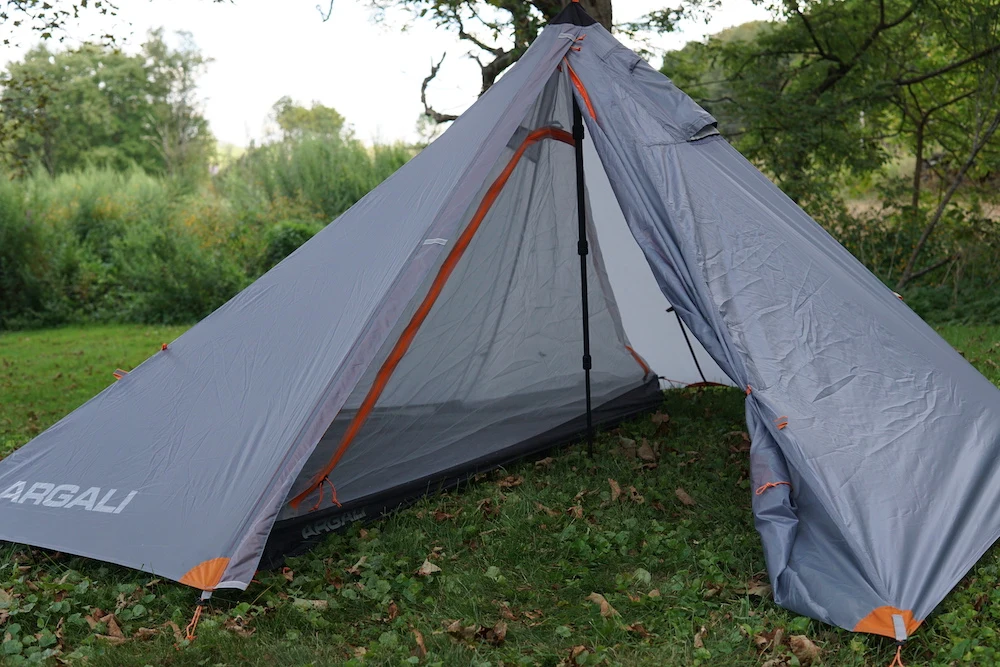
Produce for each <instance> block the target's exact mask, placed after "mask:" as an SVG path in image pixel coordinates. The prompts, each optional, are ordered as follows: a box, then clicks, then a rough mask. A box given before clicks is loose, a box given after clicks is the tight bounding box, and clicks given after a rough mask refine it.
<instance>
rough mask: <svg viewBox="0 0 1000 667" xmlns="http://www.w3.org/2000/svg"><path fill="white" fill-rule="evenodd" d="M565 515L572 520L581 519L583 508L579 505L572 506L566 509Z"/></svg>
mask: <svg viewBox="0 0 1000 667" xmlns="http://www.w3.org/2000/svg"><path fill="white" fill-rule="evenodd" d="M566 514H568V515H570V516H571V517H573V518H574V519H582V518H583V507H581V506H580V505H573V506H572V507H568V508H566Z"/></svg>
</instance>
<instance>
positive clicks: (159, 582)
mask: <svg viewBox="0 0 1000 667" xmlns="http://www.w3.org/2000/svg"><path fill="white" fill-rule="evenodd" d="M162 583H163V579H153V580H151V581H148V582H146V588H152V587H153V586H155V585H157V584H162Z"/></svg>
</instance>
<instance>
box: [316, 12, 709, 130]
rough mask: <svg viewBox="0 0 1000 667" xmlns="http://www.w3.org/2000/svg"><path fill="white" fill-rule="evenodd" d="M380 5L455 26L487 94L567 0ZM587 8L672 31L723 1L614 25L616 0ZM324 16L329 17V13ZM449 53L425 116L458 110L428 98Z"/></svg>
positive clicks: (639, 26)
mask: <svg viewBox="0 0 1000 667" xmlns="http://www.w3.org/2000/svg"><path fill="white" fill-rule="evenodd" d="M373 1H374V4H375V6H376V8H378V9H379V10H382V11H384V10H386V9H388V8H389V7H393V6H397V7H403V8H404V9H407V10H409V11H410V12H411V14H412V15H413V17H414V18H415V19H430V20H431V21H433V22H434V23H435V24H436V25H437V26H439V27H441V28H444V29H448V30H452V31H454V32H456V33H457V34H458V37H459V38H460V39H461V40H462V41H464V42H466V43H468V44H469V46H470V47H471V50H470V52H469V54H468V55H469V57H470V58H473V59H474V60H475V61H476V62H477V63H478V64H479V67H480V70H481V74H482V81H481V86H480V92H479V94H480V95H482V94H483V93H485V92H486V91H487V90H488V89H489V88H490V86H492V85H493V83H494V82H495V81H496V80H497V77H499V76H500V74H502V73H503V72H504V71H505V70H506V69H507V68H508V67H510V66H511V65H513V64H514V63H515V62H517V60H518V59H519V58H520V57H521V55H522V54H523V53H524V52H525V51H526V50H527V49H528V47H529V46H530V45H531V43H532V42H533V41H534V40H535V37H537V36H538V33H539V32H540V31H541V29H542V28H544V27H545V25H546V24H547V23H548V22H549V21H550V20H551V19H553V18H554V17H555V16H556V14H558V13H559V12H560V11H562V9H563V7H565V6H566V4H567V3H568V0H485V1H484V0H373ZM580 2H581V5H582V6H583V9H584V10H585V11H586V12H587V13H588V14H590V15H591V16H592V17H594V19H595V20H596V21H597V22H598V23H600V24H601V25H603V26H604V27H605V28H607V29H608V30H612V29H621V30H623V31H625V32H628V33H630V34H636V33H637V32H640V31H642V30H650V29H651V30H656V31H668V30H671V29H673V26H674V25H675V23H676V22H677V21H679V20H680V19H681V18H684V17H688V16H693V15H696V14H699V13H701V12H704V11H707V10H708V9H711V8H715V7H717V6H718V5H719V0H679V3H680V4H679V6H678V7H677V8H676V9H669V10H662V11H657V12H653V13H651V14H649V15H648V16H646V17H644V18H643V19H640V20H639V21H637V22H633V23H628V24H622V25H619V26H616V25H615V23H614V21H613V18H614V13H613V7H612V0H580ZM326 18H329V15H327V16H326V17H325V18H324V20H326ZM446 55H447V54H445V55H442V56H441V59H440V60H438V62H437V63H432V64H431V70H430V74H429V75H428V76H427V78H426V79H424V82H423V85H422V86H421V90H420V99H421V102H422V104H423V106H424V113H425V115H426V117H427V118H429V119H431V120H432V121H433V122H435V123H446V122H449V121H452V120H455V118H456V117H457V116H455V115H454V114H445V113H440V112H438V111H436V110H435V109H434V107H433V106H432V105H431V102H430V101H429V100H428V99H427V86H428V85H429V84H430V82H431V81H432V80H433V79H434V77H435V76H437V74H438V71H439V70H440V68H441V66H442V65H443V63H444V59H445V56H446Z"/></svg>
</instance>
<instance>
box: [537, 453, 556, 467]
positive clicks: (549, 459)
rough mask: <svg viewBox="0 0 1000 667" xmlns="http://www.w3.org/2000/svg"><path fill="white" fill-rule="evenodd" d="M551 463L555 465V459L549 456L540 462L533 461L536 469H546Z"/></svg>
mask: <svg viewBox="0 0 1000 667" xmlns="http://www.w3.org/2000/svg"><path fill="white" fill-rule="evenodd" d="M553 463H555V459H554V458H552V457H551V456H546V457H545V458H544V459H542V460H541V461H535V467H536V468H548V467H549V466H551V465H552V464H553Z"/></svg>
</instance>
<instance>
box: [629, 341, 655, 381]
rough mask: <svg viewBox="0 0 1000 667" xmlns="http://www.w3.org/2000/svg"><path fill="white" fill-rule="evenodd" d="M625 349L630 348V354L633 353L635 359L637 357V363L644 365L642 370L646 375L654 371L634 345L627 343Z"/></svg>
mask: <svg viewBox="0 0 1000 667" xmlns="http://www.w3.org/2000/svg"><path fill="white" fill-rule="evenodd" d="M625 349H626V350H628V352H629V354H631V355H632V358H633V359H635V362H636V363H637V364H639V366H641V367H642V372H643V373H644V374H646V375H649V374H650V373H652V372H653V371H652V370H651V369H650V368H649V365H648V364H646V361H645V360H644V359H643V358H642V357H640V356H639V353H638V352H636V351H635V350H633V349H632V346H631V345H626V346H625Z"/></svg>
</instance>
